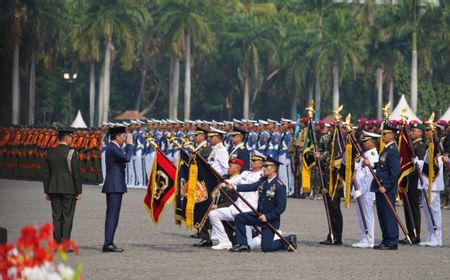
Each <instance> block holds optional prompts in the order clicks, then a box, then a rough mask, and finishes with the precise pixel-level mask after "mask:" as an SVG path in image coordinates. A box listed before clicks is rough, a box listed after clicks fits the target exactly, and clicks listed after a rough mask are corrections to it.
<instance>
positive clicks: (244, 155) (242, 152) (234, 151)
mask: <svg viewBox="0 0 450 280" xmlns="http://www.w3.org/2000/svg"><path fill="white" fill-rule="evenodd" d="M246 135H247V131H245V130H242V129H240V128H238V127H233V131H231V143H232V147H231V149H230V150H229V151H230V158H231V159H234V158H238V159H240V160H242V161H244V163H245V165H244V168H243V169H242V171H245V170H248V169H249V168H250V152H249V151H248V149H247V147H246V145H245V143H244V139H245V136H246Z"/></svg>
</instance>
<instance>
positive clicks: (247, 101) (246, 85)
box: [242, 73, 250, 119]
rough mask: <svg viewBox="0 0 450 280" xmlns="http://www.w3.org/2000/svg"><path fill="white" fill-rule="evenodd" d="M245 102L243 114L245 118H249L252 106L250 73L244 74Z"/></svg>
mask: <svg viewBox="0 0 450 280" xmlns="http://www.w3.org/2000/svg"><path fill="white" fill-rule="evenodd" d="M244 75H245V76H244V103H243V114H242V117H243V118H244V119H248V118H249V107H250V81H249V78H248V73H245V74H244Z"/></svg>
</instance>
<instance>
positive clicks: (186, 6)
mask: <svg viewBox="0 0 450 280" xmlns="http://www.w3.org/2000/svg"><path fill="white" fill-rule="evenodd" d="M213 8H216V6H215V5H213V3H211V2H210V1H205V0H171V1H164V4H163V7H162V13H163V16H162V18H161V22H160V26H161V30H162V33H163V34H164V35H165V37H166V38H167V40H169V41H170V46H171V50H172V55H171V57H172V58H171V61H172V64H171V65H172V71H173V74H172V79H174V80H173V81H172V82H171V85H172V92H171V93H172V94H171V96H172V102H171V103H172V105H171V108H172V110H170V111H172V115H171V117H172V118H174V119H176V118H177V106H176V104H177V101H175V99H178V93H177V92H178V82H177V81H175V79H178V77H179V73H178V71H179V70H178V69H179V58H180V57H181V56H183V54H184V58H185V75H184V78H185V81H184V118H185V119H189V118H190V115H191V68H192V63H191V60H192V47H194V48H197V49H200V50H201V51H203V52H209V51H210V50H211V49H212V47H213V45H214V39H215V36H214V33H213V32H212V30H211V28H210V27H209V23H208V13H210V12H211V11H212V10H213Z"/></svg>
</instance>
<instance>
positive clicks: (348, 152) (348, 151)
mask: <svg viewBox="0 0 450 280" xmlns="http://www.w3.org/2000/svg"><path fill="white" fill-rule="evenodd" d="M352 148H353V147H352V142H351V140H350V138H349V139H348V140H347V144H346V145H345V208H349V207H350V189H351V185H352V177H353V175H352V160H353V159H352Z"/></svg>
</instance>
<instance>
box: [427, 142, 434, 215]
mask: <svg viewBox="0 0 450 280" xmlns="http://www.w3.org/2000/svg"><path fill="white" fill-rule="evenodd" d="M434 178H435V174H434V141H431V142H430V145H429V146H428V205H430V206H431V189H432V188H433V182H434Z"/></svg>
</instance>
